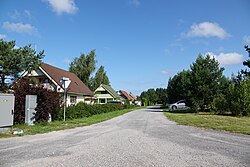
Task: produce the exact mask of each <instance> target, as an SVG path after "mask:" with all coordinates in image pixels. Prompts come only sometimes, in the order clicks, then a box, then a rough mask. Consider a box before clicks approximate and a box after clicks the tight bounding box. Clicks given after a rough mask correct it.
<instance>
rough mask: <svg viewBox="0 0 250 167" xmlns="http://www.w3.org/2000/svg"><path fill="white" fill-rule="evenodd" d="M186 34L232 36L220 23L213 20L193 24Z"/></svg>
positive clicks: (221, 37) (189, 35)
mask: <svg viewBox="0 0 250 167" xmlns="http://www.w3.org/2000/svg"><path fill="white" fill-rule="evenodd" d="M186 35H187V37H218V38H220V39H224V38H226V37H229V36H230V34H228V33H227V32H226V31H225V30H224V29H223V28H222V27H220V25H219V24H217V23H211V22H202V23H199V24H193V25H192V26H191V27H190V30H189V31H188V32H187V34H186Z"/></svg>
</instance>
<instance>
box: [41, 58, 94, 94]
mask: <svg viewBox="0 0 250 167" xmlns="http://www.w3.org/2000/svg"><path fill="white" fill-rule="evenodd" d="M40 67H41V68H42V69H43V70H44V71H45V72H46V73H47V74H48V75H49V76H50V77H51V78H52V79H53V80H54V81H55V82H56V83H57V84H58V85H61V83H60V80H61V78H62V77H67V78H69V79H70V80H71V83H70V84H69V87H68V92H69V93H76V94H83V95H89V96H94V94H93V92H92V91H91V90H90V89H89V88H88V87H87V86H86V85H85V84H84V83H83V82H82V81H81V80H80V79H79V78H78V77H77V76H76V75H75V74H74V73H71V72H69V71H65V70H62V69H60V68H57V67H54V66H51V65H49V64H46V63H42V64H41V66H40Z"/></svg>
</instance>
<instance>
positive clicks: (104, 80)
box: [91, 66, 110, 91]
mask: <svg viewBox="0 0 250 167" xmlns="http://www.w3.org/2000/svg"><path fill="white" fill-rule="evenodd" d="M101 84H105V85H110V82H109V78H108V76H107V74H106V71H105V70H104V66H101V67H100V68H99V69H98V70H97V72H96V74H95V77H94V78H93V79H92V83H91V90H92V91H94V90H96V88H98V87H99V86H100V85H101Z"/></svg>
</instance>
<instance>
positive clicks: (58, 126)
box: [0, 108, 137, 138]
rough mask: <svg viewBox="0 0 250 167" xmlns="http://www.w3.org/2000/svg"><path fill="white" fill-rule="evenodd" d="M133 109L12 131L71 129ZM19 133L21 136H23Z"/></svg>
mask: <svg viewBox="0 0 250 167" xmlns="http://www.w3.org/2000/svg"><path fill="white" fill-rule="evenodd" d="M136 109H137V108H134V109H127V110H119V111H113V112H108V113H103V114H99V115H93V116H90V117H85V118H81V119H74V120H66V121H65V122H64V121H53V122H50V123H38V124H35V125H33V126H28V125H25V124H23V125H15V126H13V129H12V131H14V130H19V129H22V130H23V131H24V133H23V135H35V134H41V133H47V132H52V131H58V130H64V129H71V128H76V127H81V126H87V125H92V124H95V123H99V122H103V121H106V120H109V119H111V118H114V117H117V116H120V115H123V114H126V113H128V112H130V111H133V110H136ZM23 135H21V136H23ZM14 136H17V135H13V134H12V133H2V134H1V133H0V138H6V137H14Z"/></svg>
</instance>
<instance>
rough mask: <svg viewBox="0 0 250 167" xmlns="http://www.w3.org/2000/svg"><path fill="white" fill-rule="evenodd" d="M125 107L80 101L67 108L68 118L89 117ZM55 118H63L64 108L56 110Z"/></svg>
mask: <svg viewBox="0 0 250 167" xmlns="http://www.w3.org/2000/svg"><path fill="white" fill-rule="evenodd" d="M123 109H124V107H123V106H120V105H119V104H94V105H89V104H85V103H83V102H80V103H78V104H76V105H71V106H69V107H67V108H66V114H65V115H66V119H76V118H83V117H89V116H92V115H96V114H102V113H107V112H112V111H118V110H123ZM53 115H54V118H53V120H63V108H61V109H59V110H56V111H55V113H54V114H53Z"/></svg>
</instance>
